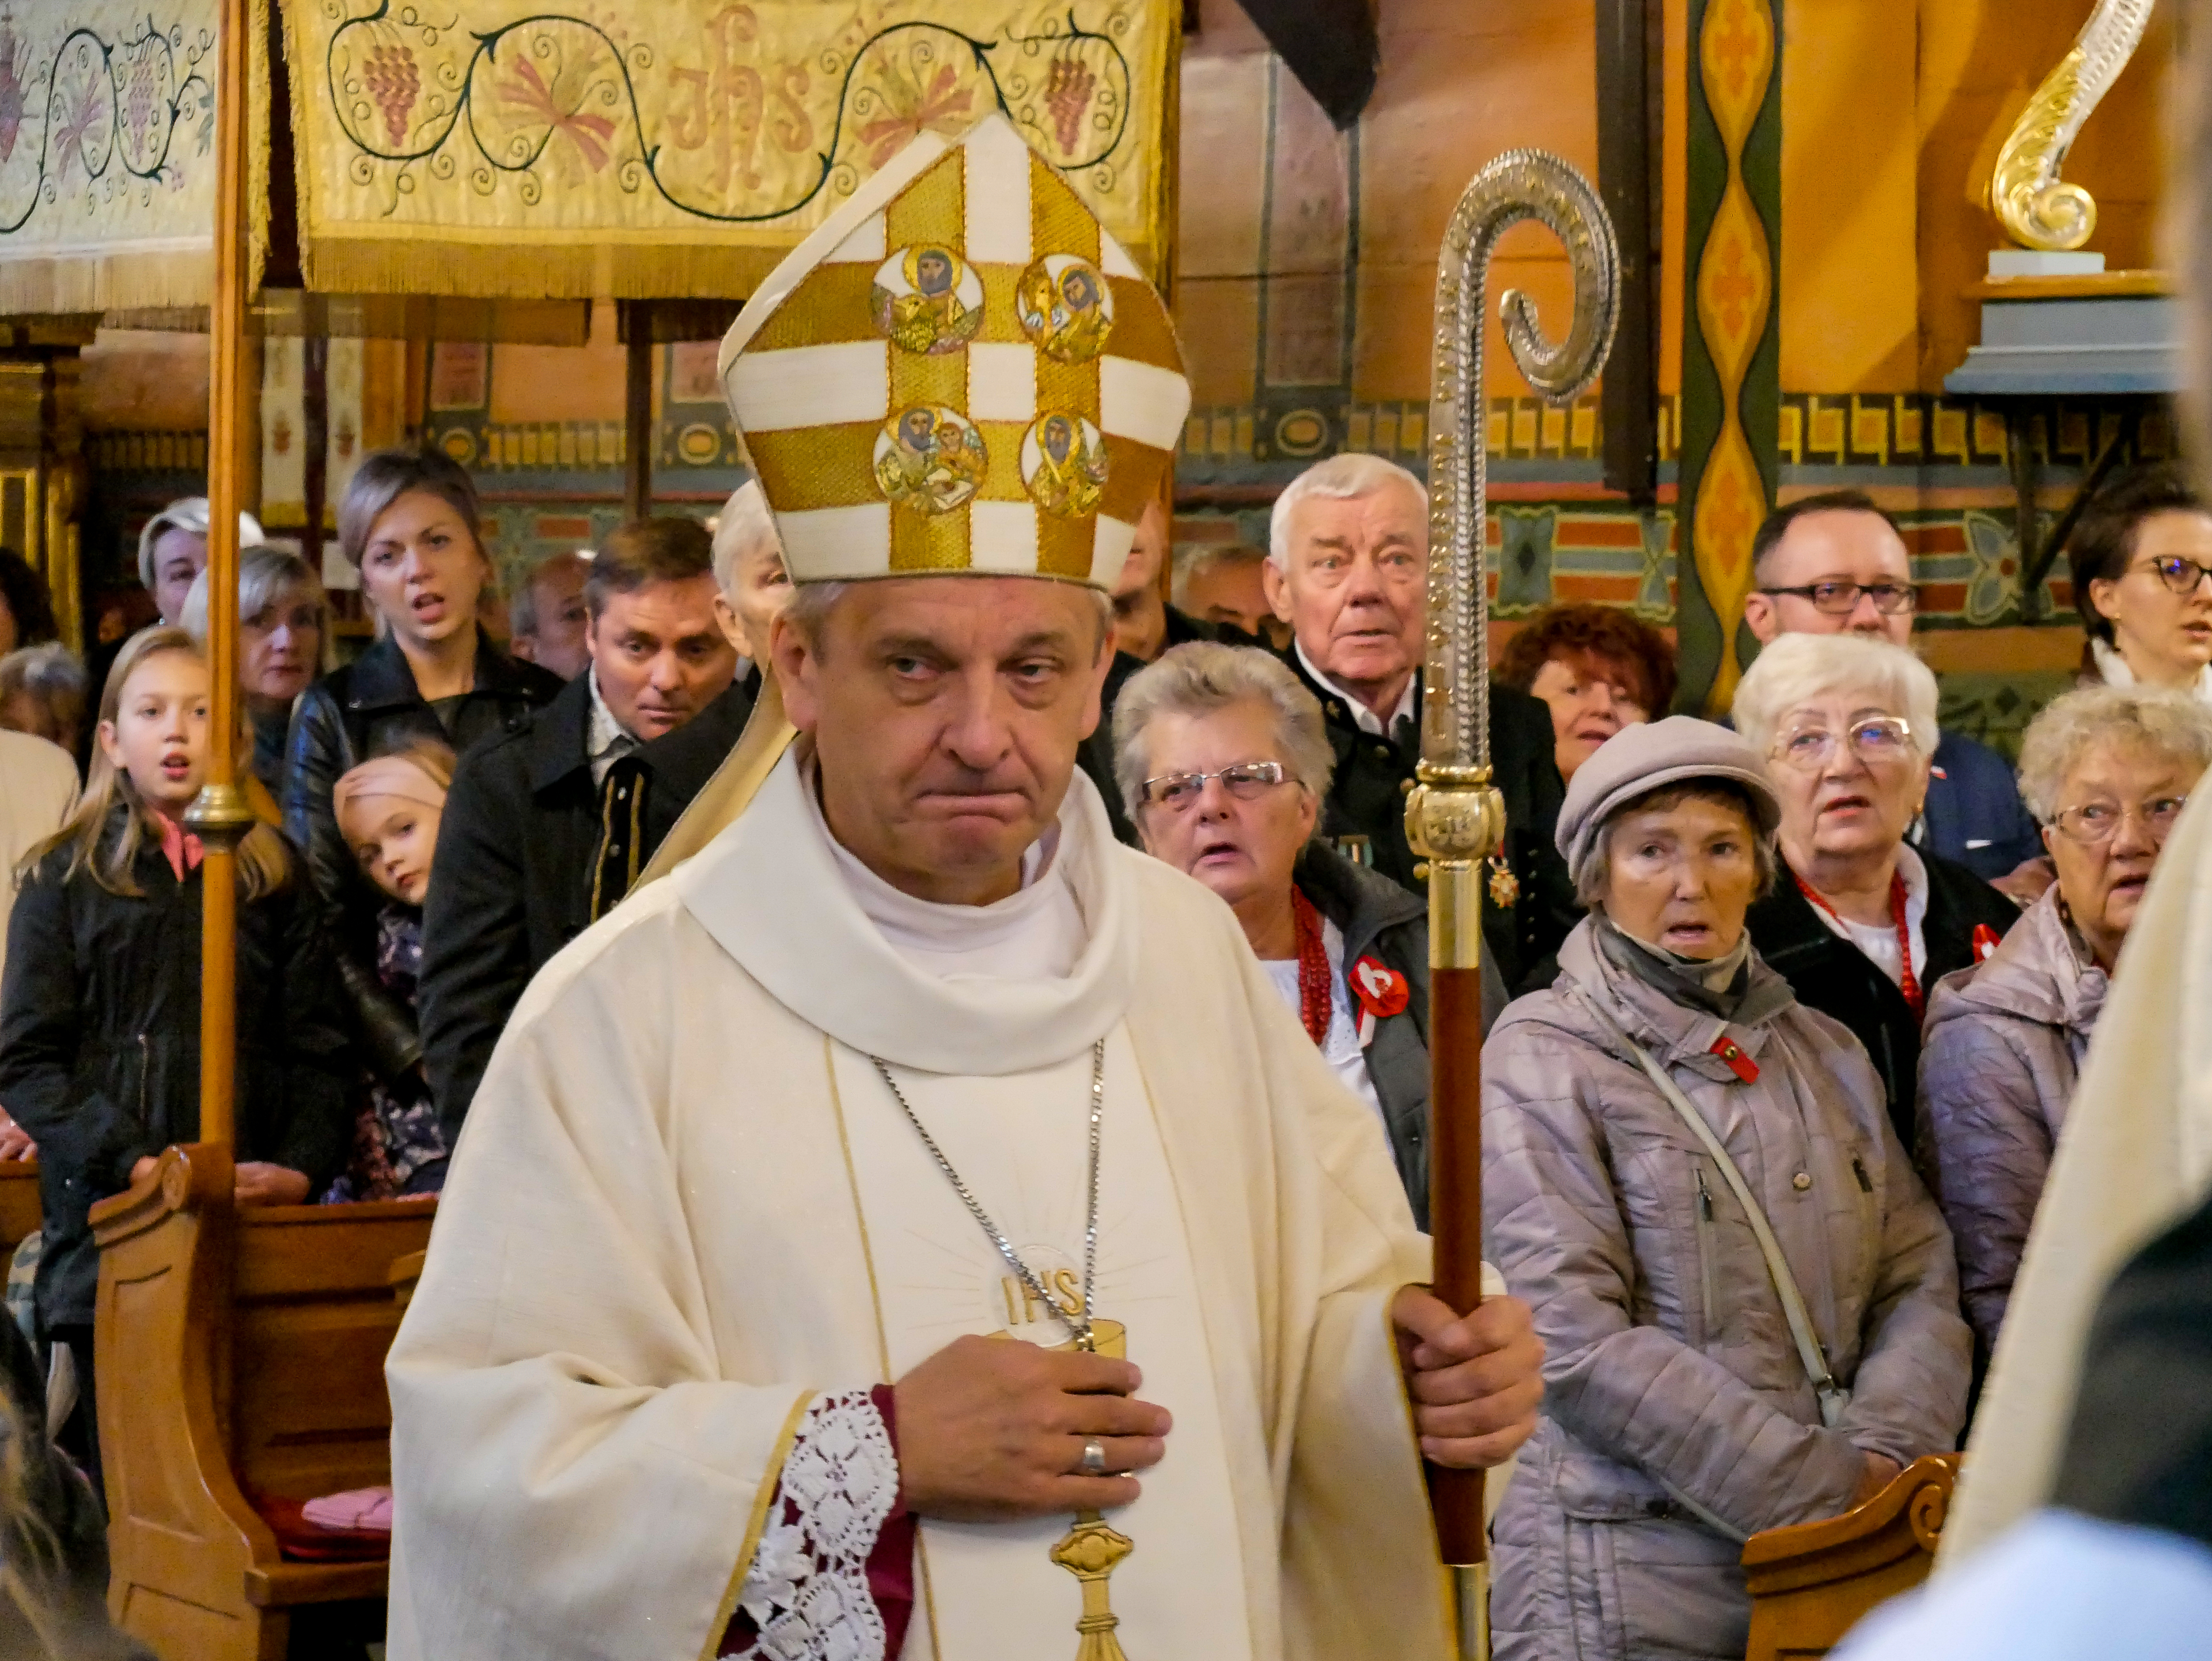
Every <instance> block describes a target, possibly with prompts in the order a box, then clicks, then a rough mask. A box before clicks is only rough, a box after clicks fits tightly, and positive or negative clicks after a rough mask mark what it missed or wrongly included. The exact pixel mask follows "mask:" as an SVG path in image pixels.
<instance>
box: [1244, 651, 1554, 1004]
mask: <svg viewBox="0 0 2212 1661" xmlns="http://www.w3.org/2000/svg"><path fill="white" fill-rule="evenodd" d="M1281 656H1282V660H1283V661H1284V662H1285V664H1287V665H1288V666H1290V670H1291V673H1292V674H1294V675H1296V676H1297V678H1298V680H1299V683H1300V684H1302V685H1304V687H1305V689H1306V690H1307V691H1310V692H1311V693H1312V694H1313V695H1314V696H1315V697H1316V698H1319V699H1320V700H1321V710H1322V721H1323V723H1324V725H1325V726H1326V727H1327V728H1328V742H1329V748H1330V749H1331V751H1334V760H1335V770H1334V776H1332V778H1331V779H1330V782H1329V787H1328V800H1327V801H1326V802H1325V803H1323V804H1322V823H1321V832H1322V835H1323V836H1324V837H1347V836H1358V837H1366V838H1367V843H1368V849H1369V853H1370V860H1369V861H1368V862H1369V863H1370V864H1371V865H1372V866H1373V867H1374V868H1375V869H1376V870H1377V871H1380V872H1381V873H1383V875H1384V876H1386V877H1388V878H1389V879H1391V880H1392V881H1393V882H1395V883H1397V884H1399V885H1401V886H1403V887H1406V888H1409V889H1412V890H1413V891H1414V892H1415V893H1420V892H1423V891H1425V889H1426V887H1427V885H1426V884H1425V883H1424V882H1423V881H1422V880H1421V879H1420V878H1419V876H1418V875H1416V874H1415V873H1414V869H1413V867H1414V864H1415V862H1416V861H1415V860H1414V856H1413V848H1412V847H1411V845H1410V844H1409V843H1407V840H1406V797H1407V794H1408V793H1410V792H1411V791H1412V789H1413V782H1414V780H1413V770H1414V767H1415V765H1416V764H1418V763H1419V760H1420V758H1421V757H1420V747H1421V746H1420V738H1419V733H1416V732H1414V731H1412V730H1410V729H1411V728H1412V727H1413V722H1411V721H1407V722H1405V723H1403V725H1404V726H1405V727H1407V729H1409V730H1407V731H1405V732H1403V733H1393V734H1390V735H1389V736H1387V737H1386V736H1383V735H1380V734H1377V733H1370V732H1367V731H1365V730H1364V728H1362V727H1360V725H1359V722H1358V718H1357V717H1356V716H1354V715H1353V714H1352V710H1351V709H1349V708H1348V707H1347V706H1346V703H1345V701H1344V699H1343V698H1342V697H1340V696H1338V695H1337V694H1336V693H1334V692H1332V691H1329V689H1328V687H1326V686H1323V685H1322V684H1321V683H1320V682H1319V681H1317V680H1316V679H1315V678H1313V677H1312V676H1311V675H1310V674H1309V673H1307V672H1306V666H1305V661H1304V659H1302V658H1300V657H1299V655H1298V654H1297V649H1296V648H1291V650H1290V651H1288V652H1285V653H1283V654H1281ZM1420 703H1421V680H1420V677H1419V676H1418V675H1417V676H1416V677H1415V678H1414V680H1413V707H1414V708H1415V709H1419V708H1420ZM1557 748H1558V747H1557V745H1555V744H1554V742H1553V737H1552V712H1551V711H1550V710H1549V709H1547V708H1545V706H1544V704H1543V703H1542V701H1541V699H1537V698H1533V697H1529V696H1528V694H1527V693H1526V692H1516V691H1514V690H1513V689H1512V688H1511V687H1510V686H1501V685H1499V684H1497V683H1496V682H1494V681H1493V682H1492V684H1491V688H1490V765H1491V774H1492V778H1493V779H1494V780H1495V781H1496V782H1497V785H1498V793H1499V794H1501V795H1502V796H1504V799H1505V850H1504V851H1505V861H1506V864H1507V865H1508V866H1509V867H1511V870H1512V873H1513V876H1514V879H1515V881H1516V884H1517V885H1518V887H1519V893H1518V894H1517V895H1516V897H1515V899H1514V902H1513V904H1512V905H1511V906H1510V908H1509V907H1505V906H1501V905H1498V904H1496V902H1495V900H1494V898H1493V897H1492V893H1491V891H1490V885H1489V884H1488V883H1487V882H1486V883H1485V884H1484V885H1483V895H1482V940H1483V951H1484V955H1485V956H1486V957H1488V958H1492V959H1493V960H1494V961H1495V962H1496V963H1497V964H1498V973H1499V974H1500V975H1501V976H1503V977H1504V982H1505V984H1506V985H1507V986H1509V987H1512V988H1516V989H1519V988H1520V987H1521V986H1522V981H1523V979H1524V978H1525V977H1527V976H1528V974H1529V972H1530V971H1531V970H1533V969H1534V967H1535V966H1536V965H1537V964H1541V963H1542V962H1544V961H1545V960H1546V959H1547V958H1549V957H1550V956H1551V954H1552V953H1553V952H1556V951H1558V950H1559V942H1560V941H1561V940H1565V939H1566V937H1567V931H1568V930H1569V929H1570V928H1573V927H1574V926H1575V921H1576V919H1577V917H1579V916H1581V915H1582V912H1581V908H1580V907H1579V906H1577V904H1575V891H1574V885H1573V883H1571V881H1569V880H1568V878H1567V865H1566V861H1565V860H1563V859H1561V858H1560V857H1559V849H1558V848H1557V847H1555V846H1554V845H1553V831H1556V830H1557V829H1558V828H1559V808H1560V806H1561V805H1562V804H1563V803H1564V802H1565V800H1566V786H1565V783H1564V782H1562V781H1561V780H1560V778H1559V762H1558V760H1557V759H1556V756H1557Z"/></svg>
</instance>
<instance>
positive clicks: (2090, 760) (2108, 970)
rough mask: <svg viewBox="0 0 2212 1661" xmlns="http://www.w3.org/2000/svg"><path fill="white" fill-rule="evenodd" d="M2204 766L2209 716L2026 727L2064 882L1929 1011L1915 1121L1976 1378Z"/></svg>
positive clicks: (2085, 707)
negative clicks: (1923, 1139)
mask: <svg viewBox="0 0 2212 1661" xmlns="http://www.w3.org/2000/svg"><path fill="white" fill-rule="evenodd" d="M2208 765H2212V708H2208V707H2207V706H2206V705H2205V704H2203V703H2200V702H2199V701H2198V700H2197V699H2196V698H2194V697H2191V696H2190V695H2189V694H2188V693H2186V692H2184V691H2175V690H2172V689H2146V688H2139V687H2125V688H2124V687H2118V686H2089V687H2085V688H2083V689H2081V691H2074V692H2069V693H2067V694H2066V695H2065V696H2064V697H2061V698H2059V699H2058V700H2057V702H2056V703H2052V704H2051V706H2050V707H2049V708H2048V709H2045V710H2044V712H2043V713H2042V714H2041V715H2038V716H2037V717H2036V718H2035V721H2034V722H2033V725H2031V726H2030V727H2028V729H2027V739H2026V741H2025V742H2024V743H2023V744H2022V745H2021V752H2020V776H2021V795H2022V796H2023V797H2024V798H2025V799H2026V800H2027V806H2028V810H2029V811H2030V812H2033V814H2034V815H2035V817H2036V818H2037V819H2038V820H2039V821H2040V823H2041V824H2042V825H2043V841H2044V845H2045V847H2046V848H2048V849H2050V850H2051V860H2052V862H2053V863H2054V864H2056V865H2057V867H2058V880H2057V882H2056V883H2055V884H2053V885H2051V887H2050V888H2048V889H2046V890H2045V891H2044V894H2043V897H2042V898H2041V899H2039V900H2038V901H2037V902H2036V903H2035V904H2033V905H2032V906H2030V907H2029V908H2028V909H2027V914H2026V915H2025V916H2022V917H2021V922H2020V927H2019V928H2015V929H2014V930H2013V931H2012V933H2011V934H2008V935H2007V936H2006V937H2005V941H2004V944H2003V945H2002V946H1999V947H1998V948H1997V949H1996V952H1994V953H1993V954H1992V955H1991V956H1990V959H1989V961H1988V962H1986V963H1984V964H1980V965H1978V967H1975V968H1972V969H1963V970H1959V971H1958V972H1957V973H1955V974H1952V975H1947V976H1946V977H1944V978H1943V979H1942V981H1941V982H1939V983H1937V984H1936V991H1935V995H1934V997H1933V998H1932V999H1931V1000H1930V1001H1929V1011H1928V1034H1927V1048H1926V1052H1925V1054H1924V1055H1923V1057H1922V1059H1921V1064H1920V1116H1921V1119H1922V1122H1923V1129H1924V1131H1925V1134H1926V1135H1927V1137H1928V1139H1929V1144H1930V1147H1931V1151H1932V1154H1933V1170H1934V1173H1935V1177H1936V1193H1937V1197H1938V1198H1939V1199H1940V1200H1941V1201H1942V1204H1943V1212H1944V1215H1945V1216H1946V1217H1947V1218H1948V1219H1949V1220H1950V1224H1951V1232H1952V1235H1953V1237H1954V1238H1955V1239H1956V1241H1957V1243H1958V1250H1959V1289H1960V1294H1961V1296H1962V1297H1963V1299H1965V1302H1966V1318H1967V1319H1968V1320H1969V1321H1971V1322H1972V1323H1973V1327H1974V1336H1975V1339H1976V1342H1978V1345H1979V1346H1980V1355H1981V1359H1982V1360H1983V1361H1984V1364H1986V1363H1987V1361H1988V1360H1989V1356H1990V1351H1991V1350H1992V1349H1993V1348H1995V1347H1996V1338H1997V1329H1998V1328H1999V1327H2000V1326H2001V1325H2002V1323H2003V1321H2004V1315H2005V1307H2006V1305H2007V1304H2008V1301H2009V1300H2010V1299H2011V1296H2012V1285H2013V1279H2014V1276H2015V1275H2016V1274H2017V1273H2018V1271H2019V1269H2020V1259H2021V1251H2022V1250H2024V1249H2025V1248H2026V1246H2027V1234H2028V1229H2029V1226H2031V1225H2032V1224H2033V1222H2034V1220H2035V1210H2036V1205H2037V1203H2038V1202H2039V1200H2040V1199H2041V1197H2042V1194H2043V1183H2044V1179H2045V1177H2046V1176H2047V1175H2048V1174H2049V1172H2050V1170H2051V1155H2052V1153H2054V1151H2055V1150H2056V1148H2057V1142H2058V1135H2059V1131H2060V1129H2061V1128H2062V1127H2063V1125H2064V1123H2065V1120H2066V1112H2067V1106H2068V1104H2069V1102H2070V1101H2071V1100H2072V1098H2073V1095H2074V1083H2075V1078H2076V1077H2077V1075H2078V1074H2079V1073H2080V1071H2081V1062H2082V1058H2083V1057H2084V1056H2087V1053H2088V1049H2089V1037H2090V1034H2091V1033H2092V1032H2093V1031H2094V1030H2095V1028H2096V1025H2097V1019H2098V1017H2099V1016H2100V1015H2101V1014H2102V1013H2104V1007H2105V994H2106V990H2107V989H2108V988H2109V986H2110V983H2111V980H2110V977H2111V976H2112V970H2113V967H2114V966H2115V964H2117V963H2118V959H2119V955H2120V947H2121V946H2122V944H2123V943H2124V941H2125V940H2126V939H2127V936H2128V933H2129V930H2130V928H2133V926H2134V924H2135V922H2136V916H2137V914H2138V912H2139V911H2140V910H2141V908H2142V898H2143V895H2144V893H2145V891H2146V890H2147V889H2148V885H2149V882H2150V878H2151V873H2152V871H2153V870H2154V869H2155V868H2156V867H2157V864H2158V861H2159V857H2160V854H2161V853H2162V852H2163V851H2164V849H2165V847H2166V835H2167V833H2168V832H2169V831H2172V829H2173V826H2174V823H2175V821H2176V820H2177V819H2179V818H2180V816H2181V808H2182V805H2183V803H2185V801H2187V800H2188V799H2189V794H2190V793H2191V791H2192V790H2194V789H2195V788H2197V782H2198V781H2199V780H2200V779H2201V778H2202V777H2203V775H2204V770H2205V769H2206V767H2207V766H2208Z"/></svg>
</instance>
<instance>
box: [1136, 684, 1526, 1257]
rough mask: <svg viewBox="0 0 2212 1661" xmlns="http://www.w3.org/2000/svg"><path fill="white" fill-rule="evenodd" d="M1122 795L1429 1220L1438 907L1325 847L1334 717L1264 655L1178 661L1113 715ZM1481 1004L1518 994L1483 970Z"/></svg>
mask: <svg viewBox="0 0 2212 1661" xmlns="http://www.w3.org/2000/svg"><path fill="white" fill-rule="evenodd" d="M1114 751H1115V771H1116V774H1117V775H1118V777H1117V780H1116V782H1118V783H1119V784H1120V786H1121V794H1122V800H1123V801H1124V803H1125V805H1126V806H1127V809H1128V812H1129V818H1130V819H1131V820H1132V822H1133V823H1134V824H1135V825H1136V826H1137V830H1138V834H1139V836H1140V837H1142V838H1143V841H1144V846H1145V851H1146V853H1148V854H1151V855H1154V856H1155V857H1156V858H1158V859H1160V860H1163V861H1165V862H1167V863H1168V864H1170V865H1172V866H1173V867H1176V870H1178V871H1181V872H1183V873H1185V874H1187V875H1188V876H1191V877H1194V878H1196V879H1198V880H1199V881H1200V882H1202V883H1204V884H1205V885H1206V886H1207V887H1208V888H1211V889H1212V891H1214V892H1215V893H1217V894H1218V895H1219V896H1220V897H1222V898H1223V899H1224V900H1225V901H1227V902H1228V904H1229V908H1230V910H1232V911H1234V912H1235V913H1236V914H1237V922H1238V923H1239V924H1240V925H1241V926H1242V927H1243V930H1244V938H1245V939H1246V940H1248V941H1249V942H1250V944H1251V946H1252V950H1253V952H1255V954H1256V955H1257V956H1258V957H1259V958H1260V960H1261V965H1262V966H1263V967H1264V968H1266V969H1267V971H1268V973H1269V975H1270V976H1271V977H1273V979H1274V982H1275V983H1276V987H1277V989H1278V990H1279V991H1280V992H1281V994H1282V996H1283V1001H1284V1003H1285V1005H1287V1006H1288V1007H1290V1009H1291V1012H1292V1013H1295V1014H1296V1015H1297V1017H1298V1019H1299V1020H1300V1021H1301V1022H1302V1023H1303V1024H1304V1027H1305V1031H1306V1036H1307V1037H1309V1038H1310V1039H1311V1040H1312V1041H1313V1043H1314V1045H1315V1047H1316V1049H1318V1050H1320V1051H1321V1052H1322V1056H1323V1057H1324V1058H1326V1059H1327V1060H1328V1062H1329V1064H1330V1065H1331V1066H1332V1067H1334V1068H1335V1069H1336V1071H1337V1074H1338V1076H1339V1077H1340V1078H1341V1079H1342V1080H1344V1082H1345V1085H1346V1087H1347V1088H1349V1089H1350V1090H1351V1091H1352V1093H1353V1094H1354V1095H1356V1096H1358V1097H1359V1098H1361V1099H1362V1100H1364V1102H1366V1103H1367V1104H1368V1105H1369V1106H1370V1107H1372V1108H1373V1109H1374V1110H1376V1113H1377V1114H1379V1115H1380V1116H1381V1117H1382V1120H1383V1129H1385V1131H1386V1132H1387V1133H1388V1135H1389V1139H1390V1149H1391V1153H1393V1155H1394V1156H1395V1158H1396V1160H1397V1164H1398V1175H1399V1177H1400V1178H1401V1180H1402V1181H1403V1182H1404V1183H1405V1184H1406V1196H1407V1199H1408V1200H1409V1201H1411V1202H1412V1203H1413V1215H1414V1217H1415V1219H1416V1220H1421V1221H1423V1223H1424V1226H1425V1219H1426V1217H1427V1215H1428V1197H1429V1196H1428V1188H1429V1182H1428V1169H1429V1167H1428V1134H1429V1123H1428V1120H1429V1051H1428V1025H1429V944H1428V943H1429V931H1428V908H1427V907H1426V906H1425V904H1423V903H1422V902H1421V900H1419V898H1418V897H1415V896H1413V894H1410V893H1408V892H1407V891H1406V890H1404V889H1402V888H1401V887H1399V886H1398V885H1397V884H1395V883H1394V882H1392V881H1391V880H1390V879H1389V878H1387V877H1384V876H1382V875H1380V874H1378V873H1376V872H1373V871H1370V870H1366V869H1364V868H1363V867H1359V866H1358V865H1355V864H1353V863H1352V861H1350V860H1348V859H1346V857H1345V856H1344V855H1341V854H1339V853H1337V852H1336V851H1335V850H1334V849H1330V848H1328V846H1326V845H1325V844H1323V843H1319V842H1316V841H1315V840H1314V829H1315V826H1316V822H1317V821H1318V818H1319V816H1320V812H1321V804H1322V800H1324V799H1325V798H1326V797H1327V796H1328V782H1329V773H1330V770H1331V765H1332V762H1333V759H1334V757H1333V754H1332V752H1331V751H1330V748H1329V741H1328V728H1327V727H1326V725H1325V724H1324V722H1323V721H1322V709H1321V703H1320V701H1319V700H1318V699H1316V697H1314V695H1313V694H1312V693H1311V692H1309V691H1306V689H1305V688H1304V685H1302V684H1300V683H1299V681H1298V678H1297V676H1296V675H1294V674H1292V673H1291V671H1290V670H1289V669H1288V668H1286V667H1285V666H1284V665H1283V663H1282V662H1281V661H1280V660H1279V659H1277V658H1275V657H1273V656H1272V655H1270V654H1267V653H1266V652H1263V651H1258V650H1255V649H1253V648H1249V647H1236V646H1222V645H1216V644H1213V643H1212V642H1193V643H1191V644H1188V645H1183V646H1178V647H1175V648H1172V649H1170V650H1169V651H1168V652H1166V653H1164V654H1162V655H1161V656H1160V658H1159V659H1158V661H1156V662H1154V663H1152V664H1151V665H1150V666H1147V667H1146V669H1145V670H1144V671H1143V672H1141V673H1140V674H1138V675H1135V676H1133V677H1131V678H1130V680H1129V683H1128V684H1127V686H1126V687H1124V688H1123V689H1122V691H1121V696H1120V697H1118V698H1117V699H1116V700H1115V706H1114ZM1483 970H1484V985H1483V992H1484V997H1483V1005H1484V1013H1485V1014H1486V1016H1487V1017H1492V1018H1494V1017H1495V1016H1496V1014H1497V1013H1498V1010H1499V1009H1500V1008H1502V1007H1504V1001H1505V991H1504V983H1503V982H1502V981H1500V980H1499V979H1498V970H1496V968H1495V967H1494V966H1493V965H1492V964H1491V962H1490V960H1489V959H1488V958H1487V957H1486V958H1484V960H1483Z"/></svg>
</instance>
